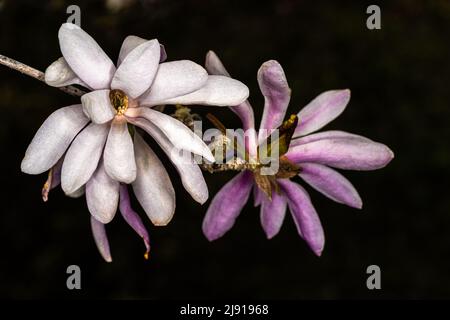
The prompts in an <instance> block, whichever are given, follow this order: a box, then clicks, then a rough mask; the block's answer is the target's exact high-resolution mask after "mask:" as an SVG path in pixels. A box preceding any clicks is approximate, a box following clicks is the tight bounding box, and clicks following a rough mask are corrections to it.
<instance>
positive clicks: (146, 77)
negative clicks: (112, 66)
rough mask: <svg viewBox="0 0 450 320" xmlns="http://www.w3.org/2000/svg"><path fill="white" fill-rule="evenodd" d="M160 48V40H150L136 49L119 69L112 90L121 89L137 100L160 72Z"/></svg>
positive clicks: (113, 80) (112, 83)
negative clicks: (158, 71)
mask: <svg viewBox="0 0 450 320" xmlns="http://www.w3.org/2000/svg"><path fill="white" fill-rule="evenodd" d="M159 58H160V47H159V42H158V40H156V39H155V40H150V41H147V42H145V43H143V44H140V45H139V46H137V47H136V48H134V49H133V50H132V51H131V52H130V53H129V54H128V55H127V56H126V57H125V59H124V60H123V61H122V63H121V64H120V66H119V67H118V68H117V71H116V73H115V74H114V77H113V79H112V82H111V89H120V90H122V91H123V92H125V93H126V94H127V95H128V96H130V97H131V98H133V99H134V98H137V97H139V96H140V95H141V94H143V93H144V92H145V91H146V90H147V89H148V88H150V86H151V84H152V82H153V79H154V78H155V75H156V71H157V70H158V65H159Z"/></svg>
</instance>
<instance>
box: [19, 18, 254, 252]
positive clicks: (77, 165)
mask: <svg viewBox="0 0 450 320" xmlns="http://www.w3.org/2000/svg"><path fill="white" fill-rule="evenodd" d="M58 37H59V44H60V48H61V52H62V54H63V57H62V58H60V59H58V60H57V61H55V62H54V63H52V64H51V65H50V66H49V67H48V68H47V70H46V72H45V81H46V83H48V84H49V85H52V86H56V87H59V86H65V85H69V84H79V85H82V86H84V87H86V88H88V89H91V90H92V91H91V92H89V93H86V94H84V95H83V96H82V97H81V104H76V105H72V106H68V107H64V108H61V109H58V110H56V111H55V112H54V113H52V114H51V115H50V116H49V117H48V118H47V119H46V120H45V122H44V123H43V124H42V126H41V127H40V128H39V130H38V132H37V133H36V135H35V137H34V138H33V140H32V142H31V144H30V145H29V146H28V149H27V151H26V153H25V157H24V159H23V161H22V165H21V169H22V171H23V172H25V173H28V174H40V173H42V172H45V171H47V170H49V169H51V168H52V167H54V166H55V165H56V164H57V163H58V161H61V163H60V164H59V165H60V167H61V169H60V182H61V187H62V189H63V190H64V192H65V193H66V194H67V195H69V196H75V195H80V194H82V192H83V190H84V189H85V190H86V200H87V204H88V208H89V211H90V213H91V214H92V216H93V217H94V218H95V221H97V222H99V223H101V224H105V223H108V222H110V221H111V220H112V219H113V217H114V215H115V213H116V211H117V206H118V205H119V198H120V199H121V200H120V201H121V205H122V198H126V199H127V198H128V197H127V196H126V195H125V192H124V191H120V190H121V189H122V190H126V189H123V187H122V184H131V186H132V188H133V191H134V193H135V195H136V198H137V199H138V201H139V203H140V204H141V206H142V207H143V209H144V210H145V212H146V213H147V215H148V216H149V218H150V220H151V221H152V222H153V224H155V225H166V224H167V223H168V222H169V221H170V220H171V218H172V216H173V214H174V211H175V192H174V189H173V186H172V183H171V181H170V178H169V176H168V174H167V172H166V170H165V168H164V166H163V165H162V163H161V161H160V160H159V159H158V158H157V157H156V155H155V154H154V152H153V151H152V150H151V149H150V147H149V146H148V145H147V144H146V143H145V141H144V140H143V139H142V137H141V136H140V135H139V134H138V132H137V131H136V130H135V129H134V125H136V126H138V127H141V128H142V129H144V130H145V131H146V132H148V133H149V134H150V135H151V136H152V137H153V138H154V139H155V140H156V142H157V143H158V144H159V145H160V146H161V148H162V149H163V150H164V151H165V152H166V153H167V155H168V156H169V158H170V160H171V161H172V162H173V164H174V165H175V167H176V168H177V170H178V172H179V173H180V175H181V179H182V182H183V186H184V187H185V189H186V190H187V191H188V192H189V193H190V194H191V195H192V197H193V198H194V199H195V200H196V201H198V202H200V203H204V202H205V201H206V200H207V198H208V188H207V186H206V183H205V181H204V178H203V175H202V173H201V170H200V168H199V167H198V166H197V165H195V164H193V163H190V162H186V161H181V160H180V159H179V155H178V153H176V152H173V150H174V149H176V150H185V151H188V152H191V153H192V154H197V155H200V156H202V157H204V158H205V159H207V160H209V161H214V157H213V156H212V154H211V152H210V150H209V148H208V147H207V146H206V145H205V143H204V142H203V141H202V140H201V138H200V137H198V136H197V135H195V134H194V133H193V132H192V131H191V130H190V129H189V128H188V127H186V126H185V125H184V124H183V123H181V122H180V121H178V120H176V119H174V118H172V117H170V116H169V115H166V114H163V113H162V112H158V111H156V110H154V109H152V108H151V107H153V106H156V105H164V104H184V105H189V104H203V105H216V106H227V105H234V104H239V103H241V102H243V101H244V100H245V99H246V98H247V97H248V88H247V87H246V86H245V85H243V84H242V83H241V82H239V81H237V80H233V79H230V78H228V77H224V76H208V74H207V72H206V70H204V68H203V67H201V66H199V65H198V64H196V63H194V62H192V61H188V60H180V61H172V62H164V63H160V60H164V59H165V52H164V50H163V47H162V46H160V44H159V42H158V40H156V39H154V40H150V41H148V40H145V39H142V38H139V37H135V36H129V37H127V38H126V39H125V40H124V42H123V44H122V47H121V49H120V53H119V59H118V62H117V67H116V66H114V64H113V62H112V61H111V60H110V58H109V57H108V56H107V55H106V54H105V53H104V52H103V50H102V49H101V48H100V46H99V45H98V44H97V43H96V42H95V40H94V39H93V38H92V37H90V36H89V35H88V34H87V33H86V32H84V31H83V30H82V29H81V28H79V27H78V26H76V25H74V24H70V23H65V24H63V25H62V26H61V28H60V29H59V34H58ZM66 150H67V151H66ZM55 169H57V168H55ZM55 171H57V170H55ZM52 184H53V183H50V185H49V186H47V187H48V188H47V192H48V190H49V189H50V188H51V185H52ZM53 185H54V184H53ZM44 189H45V188H44ZM119 193H120V195H121V196H120V197H119ZM44 194H45V192H44ZM122 195H124V196H123V197H122ZM45 196H46V195H45ZM124 201H125V200H124ZM123 207H124V208H125V207H129V206H128V200H126V201H125V204H123ZM121 211H122V213H123V211H128V213H129V211H130V210H122V209H121ZM125 215H126V214H125ZM95 221H94V223H93V231H94V238H95V239H96V242H97V244H98V243H101V242H103V243H104V240H99V239H102V236H101V234H102V231H101V229H102V228H101V227H99V226H100V225H99V224H98V223H96V222H95ZM138 224H139V223H138ZM134 225H135V224H134ZM103 247H105V246H103Z"/></svg>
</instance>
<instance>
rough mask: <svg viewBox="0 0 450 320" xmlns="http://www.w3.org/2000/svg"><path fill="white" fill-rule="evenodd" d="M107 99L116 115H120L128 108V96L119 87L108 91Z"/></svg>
mask: <svg viewBox="0 0 450 320" xmlns="http://www.w3.org/2000/svg"><path fill="white" fill-rule="evenodd" d="M109 100H111V104H112V106H113V107H114V109H116V113H117V115H119V116H121V115H123V114H124V113H125V111H127V109H128V96H127V95H126V94H125V92H123V91H122V90H119V89H114V90H111V91H110V92H109Z"/></svg>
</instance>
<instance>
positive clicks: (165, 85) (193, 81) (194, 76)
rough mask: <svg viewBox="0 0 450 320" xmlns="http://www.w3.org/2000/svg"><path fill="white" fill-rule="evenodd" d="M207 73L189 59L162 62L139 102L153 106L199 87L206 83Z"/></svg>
mask: <svg viewBox="0 0 450 320" xmlns="http://www.w3.org/2000/svg"><path fill="white" fill-rule="evenodd" d="M207 80H208V74H207V73H206V70H205V69H203V67H202V66H200V65H198V64H196V63H195V62H192V61H189V60H180V61H171V62H164V63H161V64H160V65H159V68H158V71H157V73H156V76H155V80H154V81H153V83H152V86H151V87H150V89H149V90H148V91H147V92H146V93H144V94H143V95H142V96H141V97H140V98H139V101H140V104H141V105H146V106H155V105H159V104H164V101H166V100H167V99H170V98H173V97H178V96H181V95H185V94H188V93H191V92H193V91H195V90H198V89H200V88H201V87H203V86H204V85H205V84H206V81H207Z"/></svg>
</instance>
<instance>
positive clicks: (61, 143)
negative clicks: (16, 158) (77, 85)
mask: <svg viewBox="0 0 450 320" xmlns="http://www.w3.org/2000/svg"><path fill="white" fill-rule="evenodd" d="M88 122H89V119H88V118H86V116H85V115H84V113H83V110H82V108H81V105H80V104H77V105H72V106H68V107H64V108H61V109H58V110H56V111H55V112H53V113H52V114H51V115H50V116H49V117H48V118H47V119H46V120H45V121H44V123H43V124H42V126H41V127H40V128H39V130H38V131H37V132H36V134H35V135H34V138H33V140H32V141H31V143H30V145H29V146H28V148H27V151H26V152H25V157H24V158H23V160H22V164H21V170H22V172H25V173H28V174H39V173H42V172H45V171H47V170H48V169H50V168H51V167H52V166H54V165H55V164H56V162H57V161H58V160H59V159H60V158H61V157H62V155H63V154H64V152H66V149H67V148H68V147H69V145H70V143H71V142H72V140H73V138H74V137H75V136H76V135H77V134H78V132H80V130H81V129H83V127H84V126H85V125H86V124H87V123H88Z"/></svg>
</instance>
